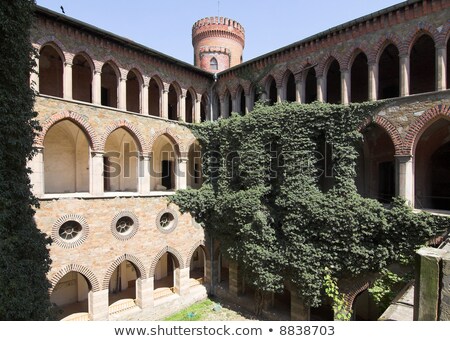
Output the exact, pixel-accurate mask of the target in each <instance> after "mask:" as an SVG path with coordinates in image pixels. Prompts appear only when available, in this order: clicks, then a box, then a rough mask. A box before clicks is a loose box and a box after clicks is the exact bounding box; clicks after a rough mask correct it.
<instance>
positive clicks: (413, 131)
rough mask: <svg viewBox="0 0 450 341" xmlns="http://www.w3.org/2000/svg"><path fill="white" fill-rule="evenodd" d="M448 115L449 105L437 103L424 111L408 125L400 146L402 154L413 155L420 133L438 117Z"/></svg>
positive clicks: (447, 116) (446, 116) (449, 115)
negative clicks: (401, 146) (402, 143)
mask: <svg viewBox="0 0 450 341" xmlns="http://www.w3.org/2000/svg"><path fill="white" fill-rule="evenodd" d="M441 117H445V118H449V117H450V106H448V105H443V104H441V105H437V106H435V107H433V108H431V109H428V110H427V111H425V112H424V113H423V114H422V115H421V116H420V117H419V118H418V119H416V120H415V121H414V123H413V124H412V125H411V126H410V127H409V129H408V131H407V133H406V136H405V140H404V146H403V148H402V155H414V153H415V148H416V145H417V141H418V140H419V138H420V136H421V135H422V133H423V132H424V131H425V130H426V128H428V127H429V125H430V124H431V123H433V122H435V121H437V120H438V119H439V118H441Z"/></svg>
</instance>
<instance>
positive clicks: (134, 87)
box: [127, 70, 141, 113]
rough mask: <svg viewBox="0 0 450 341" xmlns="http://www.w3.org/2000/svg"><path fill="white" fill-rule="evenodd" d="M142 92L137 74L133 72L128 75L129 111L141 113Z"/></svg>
mask: <svg viewBox="0 0 450 341" xmlns="http://www.w3.org/2000/svg"><path fill="white" fill-rule="evenodd" d="M140 98H141V91H140V86H139V80H138V77H137V76H136V73H135V72H134V71H133V70H131V71H130V72H128V75H127V111H132V112H137V113H139V112H140V109H141V108H140Z"/></svg>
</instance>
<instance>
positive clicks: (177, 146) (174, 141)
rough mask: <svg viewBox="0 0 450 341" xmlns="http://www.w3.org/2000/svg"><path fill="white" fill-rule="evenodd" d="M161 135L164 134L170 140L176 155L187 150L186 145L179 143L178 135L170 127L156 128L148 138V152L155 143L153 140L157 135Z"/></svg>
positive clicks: (180, 154)
mask: <svg viewBox="0 0 450 341" xmlns="http://www.w3.org/2000/svg"><path fill="white" fill-rule="evenodd" d="M163 135H164V136H166V137H167V138H168V139H169V140H170V142H171V143H172V144H173V147H174V149H175V153H176V154H177V156H183V155H186V153H187V152H188V150H187V149H186V146H185V145H184V144H182V143H181V140H180V138H179V137H178V135H177V134H175V132H173V131H172V129H170V128H165V129H161V130H158V131H157V132H155V133H154V134H153V136H152V138H151V139H150V143H149V147H148V149H149V151H150V152H152V151H153V146H154V144H155V141H156V140H157V139H158V137H161V136H163Z"/></svg>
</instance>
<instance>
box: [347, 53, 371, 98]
mask: <svg viewBox="0 0 450 341" xmlns="http://www.w3.org/2000/svg"><path fill="white" fill-rule="evenodd" d="M350 89H351V99H350V102H353V103H355V102H364V101H367V100H368V99H369V66H368V64H367V56H366V55H365V54H364V53H363V52H360V53H359V54H358V55H357V56H356V58H355V60H354V61H353V64H352V68H351V85H350Z"/></svg>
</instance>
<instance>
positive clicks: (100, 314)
mask: <svg viewBox="0 0 450 341" xmlns="http://www.w3.org/2000/svg"><path fill="white" fill-rule="evenodd" d="M108 295H109V292H108V289H105V290H100V291H90V292H89V298H88V304H89V317H90V319H91V320H93V321H106V320H108V316H109V306H108Z"/></svg>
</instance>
